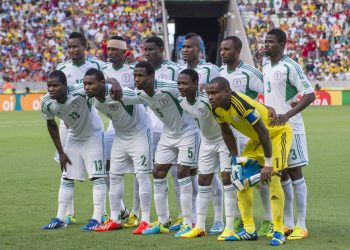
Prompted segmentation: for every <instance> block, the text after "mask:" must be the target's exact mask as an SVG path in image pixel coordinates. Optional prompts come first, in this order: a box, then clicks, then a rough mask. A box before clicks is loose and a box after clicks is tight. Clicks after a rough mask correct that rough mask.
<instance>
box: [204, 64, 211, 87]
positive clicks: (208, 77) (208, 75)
mask: <svg viewBox="0 0 350 250" xmlns="http://www.w3.org/2000/svg"><path fill="white" fill-rule="evenodd" d="M203 69H206V70H208V74H207V82H206V83H208V82H210V80H209V79H210V68H208V67H203Z"/></svg>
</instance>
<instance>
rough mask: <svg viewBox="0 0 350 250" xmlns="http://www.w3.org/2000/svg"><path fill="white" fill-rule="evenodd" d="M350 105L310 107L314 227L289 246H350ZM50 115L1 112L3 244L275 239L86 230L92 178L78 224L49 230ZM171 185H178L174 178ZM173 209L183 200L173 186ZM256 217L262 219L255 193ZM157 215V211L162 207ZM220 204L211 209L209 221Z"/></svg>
mask: <svg viewBox="0 0 350 250" xmlns="http://www.w3.org/2000/svg"><path fill="white" fill-rule="evenodd" d="M349 114H350V106H344V107H310V108H309V109H308V110H306V111H305V112H304V113H303V116H304V120H305V124H306V130H307V135H308V147H309V156H310V166H308V167H307V168H305V169H304V174H305V176H306V182H307V185H308V214H307V226H308V229H309V232H310V237H309V238H308V239H305V240H301V241H287V243H286V244H285V245H284V246H282V247H281V248H282V249H349V248H350V237H349V236H348V232H347V229H349V226H350V209H349V201H350V200H349V193H350V185H349V178H350V170H349V169H350V168H349V166H350V165H349V159H350V157H349V155H350V151H349V148H350V136H349V135H350V116H349ZM53 152H54V146H53V144H52V143H51V140H50V137H49V134H48V132H47V129H46V125H45V121H44V119H42V118H41V115H40V113H38V112H11V113H0V159H1V163H0V171H1V181H0V198H1V200H0V222H1V224H0V225H1V227H0V249H267V248H270V247H269V246H268V240H267V239H266V238H260V239H259V240H258V241H255V242H218V241H216V237H215V236H208V237H204V238H197V239H175V238H174V234H173V233H171V234H166V235H154V236H147V237H145V236H142V235H139V236H134V235H132V233H131V232H132V230H131V229H126V230H121V231H112V232H106V233H96V232H81V231H80V230H79V227H81V226H82V225H83V224H85V223H86V222H87V220H88V219H89V217H90V216H91V215H92V194H91V183H89V182H88V181H87V182H85V183H76V185H75V187H76V191H75V211H76V216H77V219H78V224H76V225H72V226H70V227H69V228H68V229H61V230H54V231H44V230H41V229H40V227H41V226H42V225H44V224H46V223H47V222H48V221H49V219H50V218H52V217H54V216H55V215H56V209H57V192H58V187H59V178H60V171H59V167H58V164H57V163H55V162H54V161H53V159H52V156H53ZM169 186H170V187H171V186H172V184H170V185H169ZM131 192H132V178H130V176H129V177H127V180H126V196H125V201H126V204H127V206H128V207H131V200H132V198H131V197H132V196H131ZM169 194H170V199H169V202H170V209H171V214H172V217H175V216H176V212H177V207H176V204H175V201H174V200H175V199H174V192H173V189H172V188H170V192H169ZM254 207H255V208H254V211H255V221H256V224H257V225H259V224H260V222H261V220H262V208H261V205H260V200H259V198H258V196H257V195H256V194H255V201H254ZM152 217H153V218H154V217H155V212H154V207H153V208H152ZM212 220H213V209H212V208H209V213H208V219H207V227H210V226H211V223H212Z"/></svg>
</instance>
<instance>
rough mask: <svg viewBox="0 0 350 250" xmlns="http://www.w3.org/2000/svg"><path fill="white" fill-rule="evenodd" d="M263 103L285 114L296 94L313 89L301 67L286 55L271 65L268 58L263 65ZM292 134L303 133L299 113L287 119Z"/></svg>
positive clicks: (307, 92) (302, 123)
mask: <svg viewBox="0 0 350 250" xmlns="http://www.w3.org/2000/svg"><path fill="white" fill-rule="evenodd" d="M263 75H264V97H265V105H267V106H270V107H273V108H274V109H275V110H276V112H277V114H285V113H287V112H288V111H289V110H291V109H292V107H291V106H290V104H291V102H293V101H296V100H297V96H298V94H299V93H300V94H301V95H305V94H309V93H312V92H313V91H314V90H313V88H312V86H311V84H310V82H309V80H308V79H307V78H306V76H305V74H304V72H303V69H302V68H301V67H300V65H299V64H298V63H296V62H295V61H293V60H292V59H291V58H289V57H288V56H286V55H285V56H283V57H282V58H281V60H280V61H279V62H278V63H277V64H275V65H271V62H270V60H268V61H267V62H266V63H265V64H264V66H263ZM289 123H290V125H291V126H292V128H293V133H294V134H305V128H304V122H303V118H302V116H301V114H300V113H298V114H296V115H295V116H293V117H292V118H290V119H289Z"/></svg>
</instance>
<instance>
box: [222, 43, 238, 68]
mask: <svg viewBox="0 0 350 250" xmlns="http://www.w3.org/2000/svg"><path fill="white" fill-rule="evenodd" d="M220 56H221V58H222V62H223V63H232V62H235V61H236V60H237V59H238V57H239V50H237V49H236V48H235V46H234V43H233V42H232V41H231V40H224V41H222V42H221V45H220Z"/></svg>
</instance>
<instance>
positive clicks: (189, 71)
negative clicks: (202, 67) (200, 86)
mask: <svg viewBox="0 0 350 250" xmlns="http://www.w3.org/2000/svg"><path fill="white" fill-rule="evenodd" d="M181 74H185V75H188V76H190V77H191V79H192V81H194V82H198V80H199V76H198V73H197V71H195V70H194V69H184V70H183V71H181V72H180V75H181Z"/></svg>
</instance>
